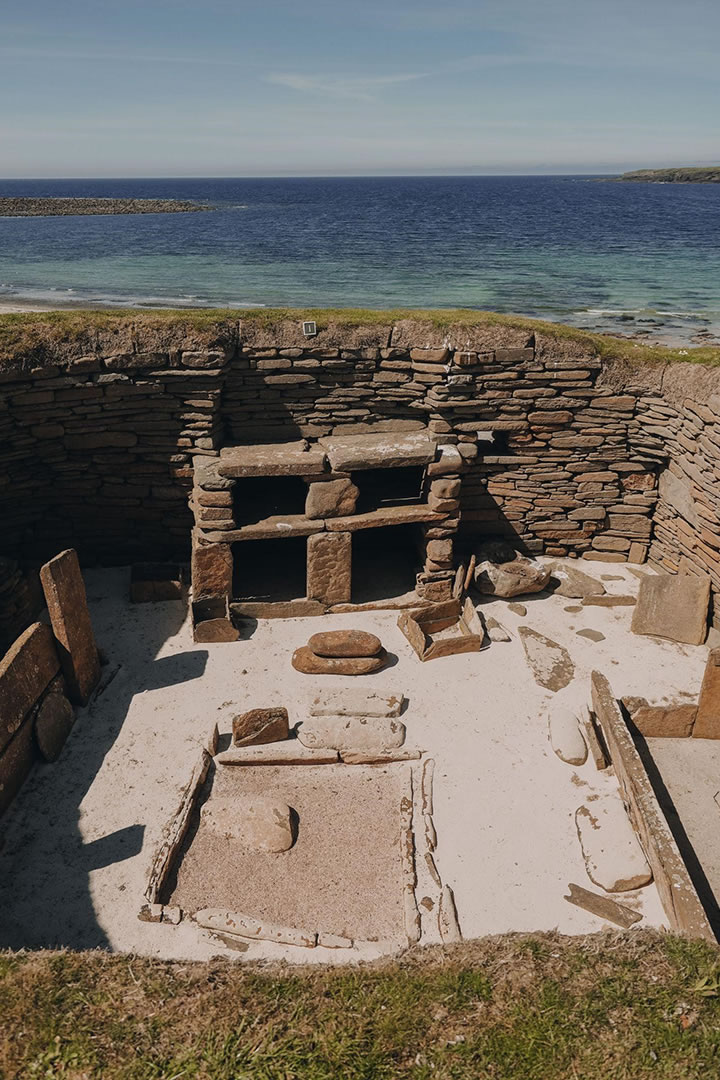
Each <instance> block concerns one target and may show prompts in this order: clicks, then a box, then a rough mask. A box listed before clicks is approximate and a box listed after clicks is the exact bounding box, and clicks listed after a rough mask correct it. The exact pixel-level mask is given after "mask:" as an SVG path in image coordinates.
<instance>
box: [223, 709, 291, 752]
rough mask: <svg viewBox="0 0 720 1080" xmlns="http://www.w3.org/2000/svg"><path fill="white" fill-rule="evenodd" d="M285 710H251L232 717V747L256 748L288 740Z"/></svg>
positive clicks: (287, 723) (288, 731) (288, 733)
mask: <svg viewBox="0 0 720 1080" xmlns="http://www.w3.org/2000/svg"><path fill="white" fill-rule="evenodd" d="M289 735H290V727H289V722H288V711H287V709H282V708H280V709H251V710H250V711H249V712H246V713H242V714H241V715H240V716H234V717H233V722H232V738H233V745H234V746H257V745H260V744H264V743H271V742H280V741H281V740H282V739H287V738H289Z"/></svg>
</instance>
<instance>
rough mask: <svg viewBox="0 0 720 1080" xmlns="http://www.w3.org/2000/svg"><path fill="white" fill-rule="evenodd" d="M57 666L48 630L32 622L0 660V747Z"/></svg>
mask: <svg viewBox="0 0 720 1080" xmlns="http://www.w3.org/2000/svg"><path fill="white" fill-rule="evenodd" d="M59 670H60V659H59V657H58V654H57V651H56V649H55V642H54V639H53V635H52V631H51V630H50V628H49V627H48V626H45V625H44V624H43V623H33V625H32V626H29V627H28V628H27V630H25V631H24V632H23V633H22V634H21V635H20V637H19V638H17V639H16V641H14V642H13V644H12V645H11V646H10V648H9V649H8V651H7V652H6V653H5V656H4V657H3V658H2V660H0V750H2V749H3V748H4V747H5V746H7V744H8V743H9V742H10V740H11V739H12V737H13V735H14V734H15V732H16V731H17V730H18V728H19V727H20V725H21V724H22V722H23V720H24V719H25V717H26V716H27V715H28V713H29V712H30V710H31V709H32V708H33V707H34V705H35V703H36V702H37V701H38V699H39V698H40V696H41V694H42V693H43V691H44V690H45V688H46V687H47V686H48V685H49V683H50V682H51V681H52V679H54V677H55V676H56V675H57V673H58V671H59Z"/></svg>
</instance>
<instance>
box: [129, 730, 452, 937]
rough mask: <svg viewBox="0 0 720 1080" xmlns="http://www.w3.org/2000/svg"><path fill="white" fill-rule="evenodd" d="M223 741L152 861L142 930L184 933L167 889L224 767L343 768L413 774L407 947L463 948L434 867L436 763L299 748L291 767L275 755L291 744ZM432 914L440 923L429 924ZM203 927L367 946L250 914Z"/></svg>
mask: <svg viewBox="0 0 720 1080" xmlns="http://www.w3.org/2000/svg"><path fill="white" fill-rule="evenodd" d="M218 740H219V734H218V730H217V726H215V727H214V728H213V731H212V732H211V734H210V738H209V740H208V745H207V746H206V747H203V749H202V751H201V753H200V757H199V759H198V761H197V762H196V764H195V766H194V768H193V771H192V774H191V776H190V779H189V781H188V783H187V785H186V787H185V788H184V790H183V792H182V795H181V797H180V801H179V804H178V807H177V809H176V810H175V812H174V813H173V815H172V816H171V818H170V820H169V821H168V822H167V824H166V826H165V828H164V830H163V834H162V839H161V841H160V844H159V846H158V848H157V851H156V853H155V856H154V858H153V860H152V864H151V867H150V871H149V874H148V880H147V886H146V889H145V899H146V901H147V903H144V904H142V905H141V907H140V911H139V913H138V918H139V919H141V920H142V921H144V922H164V923H171V924H173V925H178V924H179V923H180V922H182V921H183V919H184V918H185V917H186V913H185V912H183V911H182V910H181V909H180V908H179V907H177V906H175V905H168V904H166V903H164V902H163V897H164V895H165V891H166V887H167V882H168V880H169V878H170V875H171V873H172V870H173V868H174V866H175V863H176V861H177V859H178V856H179V854H180V851H181V848H182V845H183V843H184V841H185V839H186V836H187V833H188V829H189V827H190V822H191V818H192V815H193V812H194V810H195V809H196V807H197V806H198V803H199V801H200V798H201V796H202V793H203V791H204V789H205V786H206V784H207V783H208V782H209V780H210V778H211V777H212V774H213V771H214V770H215V769H216V768H218V767H220V768H223V767H228V766H229V767H238V766H239V767H257V766H260V765H266V766H278V765H279V764H280V765H282V766H283V767H284V768H290V769H298V768H303V767H304V766H307V765H315V766H317V765H323V766H333V765H341V766H346V767H349V768H352V767H354V766H357V765H373V764H383V765H399V766H400V765H403V764H404V767H405V769H406V770H407V790H406V792H405V794H404V795H403V796H402V798H401V801H400V806H399V820H400V830H399V836H398V858H399V860H400V866H401V878H402V883H403V884H402V890H403V918H404V926H405V937H406V940H407V944H408V945H416V944H418V943H419V942H421V941H422V940H423V939H426V940H427V939H429V940H431V941H432V940H435V941H443V942H446V943H452V942H457V941H460V940H462V934H461V931H460V925H459V922H458V917H457V911H456V908H455V899H454V896H453V892H452V889H451V888H450V886H448V885H444V884H443V882H442V879H441V877H440V874H439V872H438V869H437V865H436V863H435V859H434V855H433V853H434V851H435V849H436V846H437V833H436V831H435V826H434V824H433V776H434V770H435V762H434V760H433V759H432V758H424V759H423V760H420V759H421V758H422V751H412V750H410V751H408V750H405V751H404V750H402V749H400V750H394V751H388V752H386V753H378V754H372V753H367V752H364V753H358V754H355V753H346V754H343V755H339V754H337V753H330V754H328V753H324V752H312V751H310V752H308V751H305V750H304V748H302V747H301V748H300V752H299V753H298V754H295V755H293V754H292V753H289V754H287V755H286V759H285V760H282V758H281V757H279V756H278V754H277V753H276V752H275V751H276V750H277V748H278V746H282V745H286V744H289V743H291V742H297V740H293V739H291V740H286V741H285V744H279V743H268V744H267V745H264V746H251V747H248V748H242V749H240V750H236V751H234V752H233V751H226V752H223V753H218ZM433 889H434V890H436V894H437V895H436V901H435V903H434V904H433V905H432V908H430V909H428V908H427V907H425V906H424V905H422V904H421V903H420V897H421V896H422V897H423V898H424V899H427V893H428V892H429V891H432V890H433ZM431 911H434V913H435V918H434V920H431ZM189 918H191V919H192V921H194V922H195V923H197V925H198V926H199V927H201V928H202V929H205V930H209V931H211V932H212V933H213V934H215V935H217V936H218V937H219V938H220V940H225V941H226V942H230V943H232V942H233V941H236V940H237V939H238V938H239V939H242V940H255V941H268V942H273V943H275V944H280V945H293V946H296V947H302V948H309V949H314V948H315V947H316V946H321V947H322V946H325V947H327V948H331V949H337V948H353V947H355V948H356V949H359V950H360V951H362V948H363V945H364V943H363V942H361V941H354V940H353V939H351V938H338V937H336V936H334V935H332V934H326V933H324V932H322V931H318V930H314V929H313V930H306V929H300V928H298V927H294V926H279V925H276V924H274V923H268V922H267V921H266V920H263V919H259V918H257V917H256V916H254V915H252V913H247V912H231V911H226V910H224V909H219V908H207V909H203V910H202V911H199V912H196V913H195V914H194V915H192V916H189Z"/></svg>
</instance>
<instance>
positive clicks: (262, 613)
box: [230, 600, 325, 619]
mask: <svg viewBox="0 0 720 1080" xmlns="http://www.w3.org/2000/svg"><path fill="white" fill-rule="evenodd" d="M230 611H231V612H232V615H233V618H240V619H243V618H247V619H305V618H311V617H313V616H315V615H323V614H324V612H325V605H324V604H321V603H320V602H319V601H318V600H277V601H264V600H236V601H234V602H233V603H232V604H230Z"/></svg>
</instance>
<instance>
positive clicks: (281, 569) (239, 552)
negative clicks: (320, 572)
mask: <svg viewBox="0 0 720 1080" xmlns="http://www.w3.org/2000/svg"><path fill="white" fill-rule="evenodd" d="M306 545H307V541H306V539H305V537H304V536H286V537H279V538H278V539H273V540H249V541H246V542H245V543H238V544H233V545H232V554H233V597H234V598H235V599H236V600H253V601H262V602H263V603H281V602H283V601H288V600H300V599H302V598H304V597H305V595H306V592H307V584H306V581H307V570H306V563H307V558H306Z"/></svg>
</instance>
